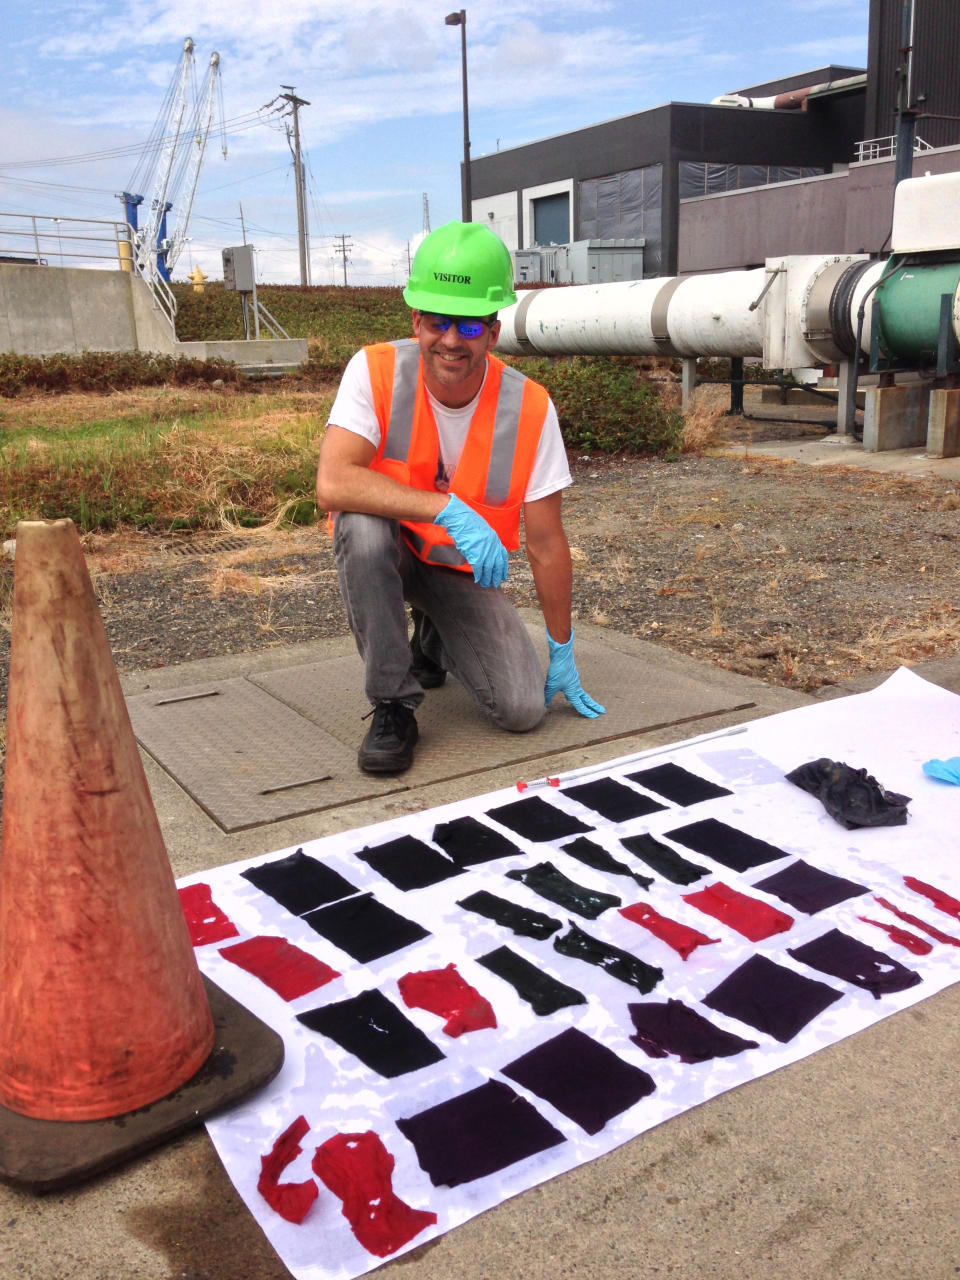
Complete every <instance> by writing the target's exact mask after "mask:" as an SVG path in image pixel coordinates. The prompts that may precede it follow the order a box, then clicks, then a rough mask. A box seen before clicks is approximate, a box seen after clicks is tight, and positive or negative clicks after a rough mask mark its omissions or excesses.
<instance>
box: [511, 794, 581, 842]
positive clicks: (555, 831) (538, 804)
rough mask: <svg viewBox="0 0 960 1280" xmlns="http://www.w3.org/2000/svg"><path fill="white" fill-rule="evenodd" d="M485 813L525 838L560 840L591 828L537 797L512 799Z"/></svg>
mask: <svg viewBox="0 0 960 1280" xmlns="http://www.w3.org/2000/svg"><path fill="white" fill-rule="evenodd" d="M487 813H488V816H489V817H491V818H493V820H494V821H495V822H499V823H501V824H502V825H503V826H505V827H509V828H510V830H511V831H516V833H517V835H519V836H524V837H525V838H526V839H527V840H560V839H561V838H562V837H563V836H577V835H580V834H581V833H583V832H587V831H592V830H593V827H588V826H587V825H586V823H585V822H581V821H580V819H579V818H573V817H571V816H570V814H569V813H564V811H563V810H562V809H558V808H557V806H556V805H554V804H548V803H547V801H546V800H544V799H542V798H541V797H540V796H528V797H527V798H526V799H525V800H513V801H511V802H510V804H501V805H499V806H498V807H497V808H496V809H489V810H488V811H487Z"/></svg>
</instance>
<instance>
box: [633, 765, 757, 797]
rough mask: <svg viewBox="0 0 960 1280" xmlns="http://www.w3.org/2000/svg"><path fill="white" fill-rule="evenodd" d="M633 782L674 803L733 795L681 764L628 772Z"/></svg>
mask: <svg viewBox="0 0 960 1280" xmlns="http://www.w3.org/2000/svg"><path fill="white" fill-rule="evenodd" d="M627 777H628V778H629V779H630V781H631V782H639V783H640V785H641V787H648V788H649V789H650V790H651V791H655V792H656V793H657V795H658V796H664V797H665V798H666V799H667V800H672V801H673V802H674V804H682V805H688V804H700V802H701V801H703V800H716V799H717V798H718V797H719V796H732V795H733V792H732V791H728V790H727V788H726V787H720V786H718V785H717V784H716V783H715V782H708V781H707V779H706V778H701V777H700V776H699V775H698V774H696V773H691V772H690V771H689V769H684V768H683V767H682V766H681V765H679V764H655V765H654V766H653V767H652V768H650V769H641V770H640V772H639V773H628V774H627Z"/></svg>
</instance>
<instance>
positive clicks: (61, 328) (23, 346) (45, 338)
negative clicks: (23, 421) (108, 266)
mask: <svg viewBox="0 0 960 1280" xmlns="http://www.w3.org/2000/svg"><path fill="white" fill-rule="evenodd" d="M175 345H176V339H175V337H174V334H173V331H172V329H171V326H170V323H169V321H168V320H167V319H166V317H165V316H164V315H163V313H162V312H160V311H159V310H158V309H157V308H156V307H155V306H154V303H153V298H152V296H151V294H150V290H149V289H148V288H147V286H146V285H145V284H144V282H143V281H142V280H140V279H139V278H137V277H134V276H132V275H130V274H128V273H126V272H123V271H85V270H83V269H81V268H78V267H33V266H26V265H23V266H21V265H14V264H7V263H3V264H0V351H15V352H17V353H19V354H21V355H33V356H47V355H54V354H56V353H58V352H68V353H78V352H81V351H133V350H137V349H140V350H144V351H166V352H171V351H173V350H174V347H175Z"/></svg>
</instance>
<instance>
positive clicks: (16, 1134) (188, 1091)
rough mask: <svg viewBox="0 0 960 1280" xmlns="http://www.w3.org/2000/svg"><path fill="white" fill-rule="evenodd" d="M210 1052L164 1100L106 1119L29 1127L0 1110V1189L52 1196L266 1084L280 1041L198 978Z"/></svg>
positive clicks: (277, 1061) (277, 1064)
mask: <svg viewBox="0 0 960 1280" xmlns="http://www.w3.org/2000/svg"><path fill="white" fill-rule="evenodd" d="M203 986H204V988H205V990H206V994H207V996H208V998H209V1001H210V1010H211V1013H212V1014H213V1022H214V1045H213V1051H212V1053H211V1054H210V1056H209V1058H207V1060H206V1062H205V1063H204V1064H203V1066H202V1067H201V1068H200V1070H199V1071H198V1072H197V1073H196V1075H194V1076H193V1077H191V1079H189V1080H188V1081H187V1082H186V1084H184V1085H182V1086H181V1087H180V1088H179V1089H177V1090H176V1092H174V1093H172V1094H170V1095H169V1097H166V1098H161V1099H160V1101H159V1102H154V1103H152V1104H151V1105H150V1106H147V1107H141V1108H140V1109H139V1110H137V1111H131V1112H129V1113H128V1114H126V1115H124V1116H118V1117H114V1118H113V1119H110V1120H86V1121H59V1120H33V1119H31V1118H30V1117H29V1116H21V1115H18V1114H17V1113H16V1112H15V1111H9V1110H8V1109H7V1108H6V1107H2V1106H0V1182H7V1183H10V1184H12V1185H14V1186H20V1187H26V1188H27V1190H29V1191H37V1192H46V1191H59V1190H61V1189H62V1188H64V1187H70V1186H73V1185H74V1184H75V1183H77V1182H82V1181H83V1180H84V1179H86V1178H91V1177H93V1176H94V1175H95V1174H98V1173H103V1172H104V1170H106V1169H111V1168H113V1167H114V1165H118V1164H122V1163H123V1162H124V1161H127V1160H131V1159H133V1158H134V1157H135V1156H138V1155H142V1154H143V1152H145V1151H149V1150H150V1149H151V1147H156V1146H159V1145H160V1144H161V1143H162V1142H166V1141H167V1140H168V1139H169V1138H174V1137H176V1136H177V1134H180V1133H184V1132H185V1131H186V1130H188V1129H192V1128H195V1127H197V1126H199V1125H201V1124H203V1122H204V1120H205V1119H206V1118H207V1116H209V1115H212V1114H213V1113H214V1112H216V1111H223V1110H225V1109H226V1108H228V1107H232V1106H234V1105H235V1104H236V1103H238V1102H242V1101H243V1099H244V1098H245V1097H246V1096H247V1095H248V1094H250V1093H253V1092H254V1090H256V1089H259V1088H261V1087H262V1086H263V1085H265V1084H268V1083H269V1082H270V1081H271V1080H272V1079H273V1078H274V1076H275V1075H276V1074H277V1072H278V1071H279V1070H280V1068H281V1066H282V1065H283V1040H282V1039H281V1038H280V1036H278V1035H277V1034H276V1032H275V1031H272V1030H271V1029H270V1028H269V1027H268V1026H266V1025H265V1024H264V1023H262V1022H261V1021H260V1019H259V1018H257V1017H256V1016H255V1015H254V1014H252V1013H251V1012H250V1011H249V1010H248V1009H245V1008H244V1007H243V1005H241V1004H238V1003H237V1001H236V1000H234V999H233V997H232V996H229V995H227V993H226V992H225V991H223V990H221V989H220V987H217V986H215V985H214V983H212V982H210V981H209V979H207V978H203Z"/></svg>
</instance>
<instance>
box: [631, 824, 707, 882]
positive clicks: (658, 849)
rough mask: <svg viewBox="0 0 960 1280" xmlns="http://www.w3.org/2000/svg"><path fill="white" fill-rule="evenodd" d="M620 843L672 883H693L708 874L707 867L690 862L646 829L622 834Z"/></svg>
mask: <svg viewBox="0 0 960 1280" xmlns="http://www.w3.org/2000/svg"><path fill="white" fill-rule="evenodd" d="M620 843H621V844H622V845H623V847H624V848H625V849H627V850H628V851H629V852H630V853H632V854H635V855H636V856H637V857H638V858H639V859H640V861H641V862H643V863H646V865H647V866H648V867H649V868H650V870H651V871H656V873H657V875H661V876H663V878H664V880H669V881H670V883H671V884H693V883H694V881H695V880H699V879H700V877H701V876H705V875H707V868H706V867H698V866H697V864H696V863H695V862H688V861H687V859H686V858H684V857H683V856H682V854H679V853H677V851H676V849H671V848H670V846H669V845H666V844H664V843H663V841H661V840H657V839H656V838H655V837H654V836H651V835H649V834H648V833H647V832H646V831H644V832H643V833H642V834H640V835H638V836H621V837H620Z"/></svg>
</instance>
